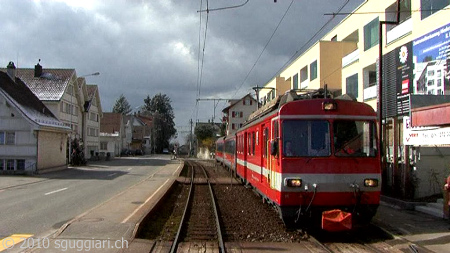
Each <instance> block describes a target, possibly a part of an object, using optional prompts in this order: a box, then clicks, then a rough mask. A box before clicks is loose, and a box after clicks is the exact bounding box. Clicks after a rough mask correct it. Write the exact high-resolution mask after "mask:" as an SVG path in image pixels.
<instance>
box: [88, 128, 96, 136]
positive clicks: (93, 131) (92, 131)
mask: <svg viewBox="0 0 450 253" xmlns="http://www.w3.org/2000/svg"><path fill="white" fill-rule="evenodd" d="M88 136H93V137H97V136H98V129H96V128H91V127H89V128H88Z"/></svg>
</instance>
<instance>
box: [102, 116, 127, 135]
mask: <svg viewBox="0 0 450 253" xmlns="http://www.w3.org/2000/svg"><path fill="white" fill-rule="evenodd" d="M122 121H123V116H122V114H121V113H114V112H104V113H103V118H102V120H101V121H100V132H101V133H110V134H113V133H115V132H120V126H121V123H122Z"/></svg>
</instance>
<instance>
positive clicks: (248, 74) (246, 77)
mask: <svg viewBox="0 0 450 253" xmlns="http://www.w3.org/2000/svg"><path fill="white" fill-rule="evenodd" d="M292 3H294V0H292V1H291V3H290V4H289V6H288V8H287V9H286V11H285V12H284V14H283V16H282V17H281V19H280V22H278V25H277V27H276V28H275V30H274V31H273V33H272V35H271V36H270V38H269V40H268V41H267V43H266V45H265V46H264V48H263V50H262V51H261V53H260V54H259V56H258V58H257V59H256V61H255V63H254V64H253V66H252V68H251V69H250V71H249V72H248V73H247V76H245V79H244V81H243V82H242V83H241V85H240V86H239V88H237V89H236V91H235V92H234V95H236V94H237V92H238V91H239V90H240V89H241V87H242V85H244V83H245V81H247V79H248V77H249V76H250V73H251V72H252V71H253V69H254V68H255V66H256V64H257V63H258V61H259V59H260V58H261V56H262V54H263V53H264V51H265V50H266V48H267V46H268V45H269V43H270V41H271V40H272V38H273V36H274V35H275V33H276V32H277V30H278V27H280V24H281V22H283V19H284V17H285V16H286V14H287V13H288V11H289V9H290V8H291V6H292Z"/></svg>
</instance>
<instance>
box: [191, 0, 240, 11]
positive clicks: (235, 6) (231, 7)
mask: <svg viewBox="0 0 450 253" xmlns="http://www.w3.org/2000/svg"><path fill="white" fill-rule="evenodd" d="M248 1H249V0H247V1H245V3H243V4H239V5H234V6H228V7H222V8H215V9H208V8H206V10H201V9H200V10H199V11H197V12H205V11H206V12H211V11H221V10H228V9H234V8H238V7H242V6H244V5H246V4H247V3H248Z"/></svg>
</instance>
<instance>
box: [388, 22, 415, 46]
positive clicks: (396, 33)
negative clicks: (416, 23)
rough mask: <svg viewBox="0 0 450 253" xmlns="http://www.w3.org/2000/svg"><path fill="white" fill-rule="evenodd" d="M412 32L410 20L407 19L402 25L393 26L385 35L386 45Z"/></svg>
mask: <svg viewBox="0 0 450 253" xmlns="http://www.w3.org/2000/svg"><path fill="white" fill-rule="evenodd" d="M412 30H413V22H412V19H411V18H410V19H408V20H406V21H404V22H403V23H401V24H399V25H397V26H395V27H394V28H392V29H391V30H390V31H388V32H387V33H386V44H389V43H391V42H393V41H394V40H396V39H399V38H400V37H402V36H404V35H406V34H407V33H409V32H412Z"/></svg>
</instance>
